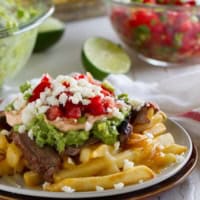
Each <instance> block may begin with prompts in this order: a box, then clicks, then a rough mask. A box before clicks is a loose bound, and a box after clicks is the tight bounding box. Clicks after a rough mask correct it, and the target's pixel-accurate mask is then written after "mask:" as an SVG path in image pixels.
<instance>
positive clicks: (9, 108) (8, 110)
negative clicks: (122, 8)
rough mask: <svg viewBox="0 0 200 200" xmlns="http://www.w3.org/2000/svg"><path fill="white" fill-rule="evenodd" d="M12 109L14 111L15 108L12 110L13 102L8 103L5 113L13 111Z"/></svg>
mask: <svg viewBox="0 0 200 200" xmlns="http://www.w3.org/2000/svg"><path fill="white" fill-rule="evenodd" d="M14 109H15V108H14V105H13V102H12V103H10V104H8V105H7V106H6V107H5V111H7V112H10V111H12V110H14Z"/></svg>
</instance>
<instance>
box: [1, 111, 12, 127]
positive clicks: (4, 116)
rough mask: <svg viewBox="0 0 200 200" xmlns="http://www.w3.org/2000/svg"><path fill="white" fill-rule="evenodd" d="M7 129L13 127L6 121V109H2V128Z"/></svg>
mask: <svg viewBox="0 0 200 200" xmlns="http://www.w3.org/2000/svg"><path fill="white" fill-rule="evenodd" d="M2 129H6V130H8V131H9V130H11V127H10V126H9V125H8V123H7V122H6V115H5V112H4V111H0V130H2Z"/></svg>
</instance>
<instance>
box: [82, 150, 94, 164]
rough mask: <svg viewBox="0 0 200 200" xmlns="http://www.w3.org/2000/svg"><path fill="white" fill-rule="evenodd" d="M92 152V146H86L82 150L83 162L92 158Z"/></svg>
mask: <svg viewBox="0 0 200 200" xmlns="http://www.w3.org/2000/svg"><path fill="white" fill-rule="evenodd" d="M91 154H92V150H91V148H88V147H85V148H83V149H82V150H81V152H80V158H79V160H80V162H81V163H86V162H88V161H89V160H90V159H91Z"/></svg>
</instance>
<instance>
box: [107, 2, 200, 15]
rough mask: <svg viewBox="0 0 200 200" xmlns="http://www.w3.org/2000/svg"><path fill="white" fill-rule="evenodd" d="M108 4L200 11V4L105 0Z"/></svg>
mask: <svg viewBox="0 0 200 200" xmlns="http://www.w3.org/2000/svg"><path fill="white" fill-rule="evenodd" d="M104 2H105V3H106V4H115V5H119V6H124V7H130V8H131V7H144V8H151V9H164V10H169V11H170V10H175V11H191V12H200V5H197V6H187V7H186V6H178V5H163V4H148V3H140V2H125V1H124V2H122V1H119V0H104Z"/></svg>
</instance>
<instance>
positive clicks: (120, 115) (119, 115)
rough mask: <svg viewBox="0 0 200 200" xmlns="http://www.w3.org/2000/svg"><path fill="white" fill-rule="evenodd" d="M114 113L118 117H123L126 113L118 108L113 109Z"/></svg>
mask: <svg viewBox="0 0 200 200" xmlns="http://www.w3.org/2000/svg"><path fill="white" fill-rule="evenodd" d="M112 115H113V116H114V117H116V118H118V119H123V117H124V115H123V114H122V113H121V112H120V111H119V109H118V108H113V109H112Z"/></svg>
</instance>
